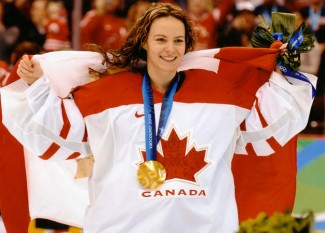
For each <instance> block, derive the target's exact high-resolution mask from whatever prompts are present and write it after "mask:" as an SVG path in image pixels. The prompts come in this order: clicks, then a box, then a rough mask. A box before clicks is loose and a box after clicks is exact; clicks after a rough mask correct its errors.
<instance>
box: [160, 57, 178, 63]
mask: <svg viewBox="0 0 325 233" xmlns="http://www.w3.org/2000/svg"><path fill="white" fill-rule="evenodd" d="M160 58H161V59H163V60H164V61H167V62H172V61H175V60H176V59H177V57H162V56H160Z"/></svg>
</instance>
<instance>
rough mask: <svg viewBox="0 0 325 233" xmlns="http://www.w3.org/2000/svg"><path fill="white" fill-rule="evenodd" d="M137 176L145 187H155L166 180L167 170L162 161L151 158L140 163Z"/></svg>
mask: <svg viewBox="0 0 325 233" xmlns="http://www.w3.org/2000/svg"><path fill="white" fill-rule="evenodd" d="M137 177H138V181H139V183H140V184H141V185H142V186H143V187H145V188H148V189H155V188H158V187H159V186H160V185H162V184H163V183H164V181H165V180H166V170H165V168H164V166H163V165H162V164H161V163H159V162H157V161H155V160H150V161H146V162H143V163H142V164H141V165H140V167H139V170H138V176H137Z"/></svg>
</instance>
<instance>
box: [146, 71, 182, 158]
mask: <svg viewBox="0 0 325 233" xmlns="http://www.w3.org/2000/svg"><path fill="white" fill-rule="evenodd" d="M177 85H178V74H176V76H175V77H174V79H173V80H172V82H171V83H170V85H169V86H168V88H167V90H166V93H165V95H164V99H163V101H162V104H161V111H160V117H159V124H158V132H157V134H156V122H155V107H154V99H153V94H152V87H151V82H150V79H149V77H148V74H147V72H146V73H145V74H144V76H143V80H142V97H143V103H144V119H145V136H146V161H150V160H156V158H157V155H156V153H157V152H156V151H157V145H158V143H159V141H160V138H161V136H162V135H163V133H164V129H165V126H166V124H167V121H168V117H169V114H170V112H171V109H172V106H173V102H174V95H175V93H176V89H177Z"/></svg>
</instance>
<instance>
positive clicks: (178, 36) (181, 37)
mask: <svg viewBox="0 0 325 233" xmlns="http://www.w3.org/2000/svg"><path fill="white" fill-rule="evenodd" d="M159 36H162V37H167V36H166V35H163V34H157V35H153V37H159ZM175 38H185V36H176V37H175Z"/></svg>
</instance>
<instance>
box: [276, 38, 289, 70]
mask: <svg viewBox="0 0 325 233" xmlns="http://www.w3.org/2000/svg"><path fill="white" fill-rule="evenodd" d="M287 45H288V43H285V44H283V45H281V46H280V48H279V49H280V50H281V52H280V54H284V53H285V52H286V51H287V50H288V49H287ZM275 71H276V72H277V73H279V74H281V75H282V73H281V71H280V69H279V66H275Z"/></svg>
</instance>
